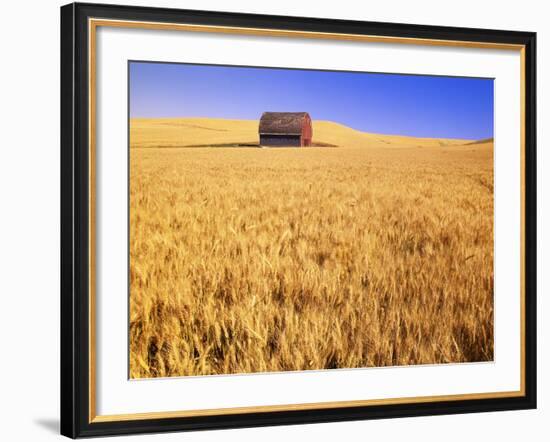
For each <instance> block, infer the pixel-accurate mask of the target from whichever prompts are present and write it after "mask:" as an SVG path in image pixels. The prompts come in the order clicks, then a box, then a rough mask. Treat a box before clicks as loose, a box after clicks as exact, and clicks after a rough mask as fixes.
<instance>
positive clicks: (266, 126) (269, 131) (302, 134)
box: [259, 112, 313, 147]
mask: <svg viewBox="0 0 550 442" xmlns="http://www.w3.org/2000/svg"><path fill="white" fill-rule="evenodd" d="M259 134H260V146H271V147H285V146H293V147H305V146H311V138H312V135H313V130H312V128H311V117H310V116H309V114H308V113H307V112H264V113H263V114H262V117H261V118H260V127H259Z"/></svg>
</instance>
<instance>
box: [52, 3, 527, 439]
mask: <svg viewBox="0 0 550 442" xmlns="http://www.w3.org/2000/svg"><path fill="white" fill-rule="evenodd" d="M89 18H98V19H102V18H103V19H118V20H134V21H148V22H162V23H186V24H200V25H211V26H231V27H243V28H247V27H249V28H250V27H251V28H259V29H279V30H293V31H311V32H330V33H344V34H358V35H376V36H390V37H403V38H425V39H441V40H456V41H469V42H481V43H501V44H517V45H524V51H525V77H524V78H525V157H524V159H525V170H524V177H525V206H524V210H525V211H524V217H525V224H524V227H525V238H524V245H525V255H524V266H525V280H524V281H523V282H524V288H525V318H524V321H525V343H524V349H525V372H524V374H525V395H524V396H519V397H509V398H494V399H493V398H491V399H467V400H458V401H442V402H426V403H411V404H393V405H372V406H360V407H345V408H326V409H318V410H296V411H277V412H254V413H246V414H228V415H217V416H200V417H177V418H162V419H143V420H127V421H123V420H121V421H111V422H93V423H90V422H89V399H90V398H89V390H88V385H89V370H88V367H89V343H88V332H89V325H90V324H89V306H88V301H89V293H88V283H89V275H88V265H89V260H88V254H89V244H88V228H89V221H90V220H89V208H88V202H89V195H90V194H89V188H88V187H89V186H88V171H89V170H88V167H89V158H88V141H89V135H90V134H89V129H88V117H89V115H88V114H89V112H88V109H89V100H88V67H89V66H88V55H89V53H88V52H89V51H88V38H89V35H88V19H89ZM60 98H61V118H60V122H61V128H60V130H61V173H60V185H61V189H60V190H61V257H60V259H61V434H63V435H65V436H68V437H71V438H77V437H90V436H107V435H120V434H139V433H152V432H169V431H189V430H204V429H223V428H243V427H258V426H268V425H289V424H305V423H316V422H337V421H349V420H364V419H379V418H392V417H410V416H428V415H441V414H458V413H476V412H486V411H504V410H519V409H532V408H536V394H537V391H536V386H537V381H536V375H537V373H536V371H537V357H536V319H537V318H536V260H537V257H536V236H537V232H536V191H537V189H536V182H537V181H536V33H534V32H518V31H502V30H489V29H471V28H451V27H441V26H424V25H409V24H394V23H378V22H360V21H351V20H332V19H319V18H303V17H290V16H289V17H286V16H269V15H259V14H242V13H226V12H212V11H195V10H180V9H168V8H151V7H135V6H118V5H99V4H86V3H72V4H69V5H65V6H62V7H61V97H60Z"/></svg>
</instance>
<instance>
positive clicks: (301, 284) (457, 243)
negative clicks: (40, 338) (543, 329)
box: [61, 4, 536, 438]
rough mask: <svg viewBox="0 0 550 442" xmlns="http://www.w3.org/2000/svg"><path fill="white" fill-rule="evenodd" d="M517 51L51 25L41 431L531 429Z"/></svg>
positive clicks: (210, 21)
mask: <svg viewBox="0 0 550 442" xmlns="http://www.w3.org/2000/svg"><path fill="white" fill-rule="evenodd" d="M535 44H536V36H535V34H534V33H530V32H512V31H502V30H498V31H497V30H486V29H466V28H447V27H434V26H422V25H405V24H391V23H373V22H358V21H343V20H329V19H314V18H299V17H282V16H264V15H249V14H234V13H224V12H205V11H189V10H175V9H160V8H143V7H126V6H114V5H93V4H70V5H67V6H63V7H62V8H61V203H62V204H61V432H62V434H64V435H66V436H69V437H72V438H75V437H81V436H82V437H84V436H104V435H115V434H130V433H142V432H163V431H183V430H198V429H215V428H238V427H248V426H262V425H282V424H296V423H314V422H328V421H343V420H357V419H375V418H390V417H401V416H423V415H435V414H452V413H470V412H482V411H496V410H514V409H528V408H535V407H536V354H535V348H536V345H535V344H536V336H535V334H536V323H535V321H536V314H535V308H536V302H535V295H536V285H535V284H536V282H535V281H536V278H535V272H536V224H535V223H536V220H535V218H536V207H535V204H536V195H535V193H536V190H535V189H536V176H535V170H536V167H535V165H536V164H535V152H536V140H535V134H536V130H535V121H536V117H535V111H536V107H535V90H536V87H535V53H536V48H535Z"/></svg>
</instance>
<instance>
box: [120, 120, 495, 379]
mask: <svg viewBox="0 0 550 442" xmlns="http://www.w3.org/2000/svg"><path fill="white" fill-rule="evenodd" d="M172 121H174V122H175V123H176V125H177V124H181V125H183V124H190V120H180V121H176V120H172ZM161 122H162V121H161ZM164 122H165V121H164ZM138 123H139V124H138ZM192 123H193V124H194V123H196V121H192ZM202 123H203V124H202V125H203V127H204V123H206V124H209V122H208V121H207V120H205V121H202ZM214 123H216V120H215V121H214ZM149 124H150V130H147V122H144V121H137V122H136V121H132V138H131V140H132V147H133V148H132V149H131V155H130V160H131V178H130V226H131V229H130V258H131V261H130V263H131V264H130V284H131V285H130V287H131V295H130V375H131V377H132V378H143V377H157V376H181V375H207V374H221V373H240V372H258V371H281V370H284V371H287V370H306V369H325V368H340V367H370V366H387V365H404V364H405V365H406V364H428V363H447V362H466V361H487V360H492V358H493V189H492V183H493V167H492V158H493V146H492V142H487V143H482V144H477V145H460V144H461V143H460V142H458V141H452V142H448V141H446V140H443V141H442V140H418V139H412V138H408V139H407V138H402V137H383V136H379V135H368V134H362V133H360V132H355V131H351V130H349V133H347V135H346V131H345V130H344V129H345V128H344V129H338V130H340V132H339V133H337V135H336V136H334V134H331V131H330V127H329V128H325V129H326V133H323V130H320V129H319V127H317V132H314V135H315V134H317V136H316V137H315V138H317V141H322V142H334V140H335V139H336V138H337V139H338V144H339V145H341V146H342V147H340V148H326V149H323V148H310V149H253V148H248V149H247V148H184V149H181V148H171V149H168V148H154V147H152V146H153V144H152V143H153V141H151V140H154V139H157V142H158V140H159V137H160V138H162V137H165V138H166V140H165V141H166V143H167V144H170V143H172V145H173V146H175V145H178V143H182V142H187V141H189V143H187V144H193V143H195V142H196V143H201V142H204V140H210V141H206V142H212V143H214V142H226V141H228V140H229V139H230V138H231V137H233V138H232V140H233V141H234V140H235V139H238V140H240V141H247V140H248V141H251V140H254V138H251V139H250V136H252V135H250V134H249V132H248V131H249V129H246V128H243V127H238V124H237V123H234V122H231V123H227V122H226V127H227V128H229V129H228V130H227V131H226V132H227V133H225V136H219V133H218V132H217V131H211V132H213V133H214V135H208V134H204V133H201V131H208V130H210V129H200V128H199V129H197V128H193V129H189V130H193V131H197V133H196V139H193V138H190V137H189V134H188V133H187V134H184V136H182V131H181V128H180V131H177V130H175V129H173V128H172V130H173V133H172V135H170V134H168V135H167V132H165V131H162V130H157V128H158V126H162V125H161V124H159V121H158V120H157V121H151V122H149ZM216 124H218V123H216ZM232 124H235V125H236V126H237V131H241V132H239V137H240V138H235V134H236V132H235V133H234V132H232V131H231V130H230V129H231V126H232ZM247 124H248V122H244V123H243V126H246V125H247ZM331 124H333V123H326V125H327V126H330V125H331ZM336 126H337V125H334V126H333V129H335V130H336ZM220 127H221V128H223V126H221V123H220V125H219V127H217V128H220ZM339 128H342V126H339ZM314 130H315V129H314ZM319 135H324V136H322V137H321V138H319ZM212 136H214V138H215V141H211V140H212V138H209V137H212ZM201 137H202V138H201ZM331 137H333V138H331ZM346 137H347V138H346ZM361 137H363V139H362V138H361ZM369 137H370V138H369ZM180 138H184V140H183V141H182V140H181V139H180ZM147 143H151V144H147ZM158 143H159V142H158ZM159 144H160V143H159ZM441 144H444V145H447V147H441ZM419 145H420V146H424V147H414V146H419ZM140 146H141V147H140ZM348 146H351V147H348ZM387 146H390V147H393V148H392V149H388V147H387ZM143 147H149V148H143Z"/></svg>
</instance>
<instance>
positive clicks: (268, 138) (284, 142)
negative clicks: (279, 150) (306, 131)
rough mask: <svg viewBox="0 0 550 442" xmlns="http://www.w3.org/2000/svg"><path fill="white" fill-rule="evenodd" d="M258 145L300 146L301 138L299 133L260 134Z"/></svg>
mask: <svg viewBox="0 0 550 442" xmlns="http://www.w3.org/2000/svg"><path fill="white" fill-rule="evenodd" d="M260 145H261V146H272V147H284V146H293V147H301V140H300V136H299V135H295V136H293V135H261V134H260Z"/></svg>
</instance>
